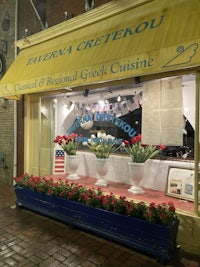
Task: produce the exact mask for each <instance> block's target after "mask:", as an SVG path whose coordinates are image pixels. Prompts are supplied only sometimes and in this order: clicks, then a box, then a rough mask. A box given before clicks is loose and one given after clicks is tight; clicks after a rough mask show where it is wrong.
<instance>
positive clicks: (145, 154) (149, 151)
mask: <svg viewBox="0 0 200 267" xmlns="http://www.w3.org/2000/svg"><path fill="white" fill-rule="evenodd" d="M141 141H142V135H141V134H138V135H137V136H134V137H132V138H131V141H130V142H129V141H127V140H124V141H123V142H124V149H125V151H126V152H127V153H128V155H129V157H130V161H129V162H128V166H129V174H130V179H131V181H132V184H133V186H131V188H130V189H128V191H129V192H130V193H133V194H143V193H144V192H145V191H144V189H143V188H142V187H141V186H140V182H141V180H142V178H143V175H144V170H145V162H146V161H147V160H148V159H151V158H154V157H155V156H157V155H158V154H159V153H160V151H161V150H163V149H164V148H165V146H163V145H160V146H159V147H157V146H153V145H143V144H142V143H141Z"/></svg>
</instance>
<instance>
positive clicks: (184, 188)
mask: <svg viewBox="0 0 200 267" xmlns="http://www.w3.org/2000/svg"><path fill="white" fill-rule="evenodd" d="M166 195H169V196H172V197H177V198H181V199H186V200H191V201H194V170H192V169H184V168H178V167H169V172H168V177H167V186H166Z"/></svg>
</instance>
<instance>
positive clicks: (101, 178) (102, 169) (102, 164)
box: [95, 158, 109, 186]
mask: <svg viewBox="0 0 200 267" xmlns="http://www.w3.org/2000/svg"><path fill="white" fill-rule="evenodd" d="M108 168H109V159H100V158H96V171H97V181H96V183H95V185H97V186H107V185H108V181H107V180H106V179H105V176H106V174H107V172H108Z"/></svg>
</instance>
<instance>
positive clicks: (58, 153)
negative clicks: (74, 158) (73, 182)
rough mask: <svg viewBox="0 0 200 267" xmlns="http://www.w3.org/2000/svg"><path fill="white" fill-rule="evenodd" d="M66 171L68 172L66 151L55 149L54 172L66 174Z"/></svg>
mask: <svg viewBox="0 0 200 267" xmlns="http://www.w3.org/2000/svg"><path fill="white" fill-rule="evenodd" d="M65 173H66V164H65V152H64V150H62V149H55V150H54V166H53V174H65Z"/></svg>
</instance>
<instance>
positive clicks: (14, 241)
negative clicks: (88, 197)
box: [0, 184, 200, 267]
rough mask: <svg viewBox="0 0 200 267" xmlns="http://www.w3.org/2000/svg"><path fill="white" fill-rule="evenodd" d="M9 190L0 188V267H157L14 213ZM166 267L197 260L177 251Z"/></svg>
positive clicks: (199, 262) (198, 264) (199, 263)
mask: <svg viewBox="0 0 200 267" xmlns="http://www.w3.org/2000/svg"><path fill="white" fill-rule="evenodd" d="M14 204H15V193H14V191H13V188H12V187H10V186H7V185H3V184H0V267H1V266H2V267H8V266H15V267H21V266H23V267H37V266H38V267H57V266H58V267H65V266H68V267H161V266H163V265H162V264H160V263H158V262H157V261H156V259H155V258H153V257H149V256H147V255H143V254H142V253H140V252H138V251H134V250H132V249H129V248H126V247H123V246H120V245H119V244H116V243H113V242H110V241H107V240H105V239H103V238H99V237H97V236H95V235H91V234H89V233H86V232H84V231H82V230H80V229H76V228H70V227H69V226H68V225H65V224H61V223H59V222H56V221H54V220H51V219H49V218H46V217H43V216H41V215H38V214H36V213H33V212H30V211H28V210H25V209H15V208H14ZM165 266H166V267H186V266H187V267H200V256H195V255H190V254H187V253H184V251H182V250H181V249H180V250H178V251H177V255H176V257H175V258H174V259H173V260H171V262H169V263H168V264H167V265H165Z"/></svg>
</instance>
